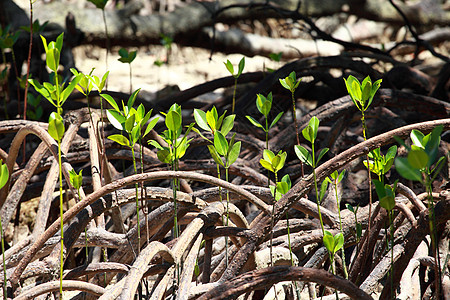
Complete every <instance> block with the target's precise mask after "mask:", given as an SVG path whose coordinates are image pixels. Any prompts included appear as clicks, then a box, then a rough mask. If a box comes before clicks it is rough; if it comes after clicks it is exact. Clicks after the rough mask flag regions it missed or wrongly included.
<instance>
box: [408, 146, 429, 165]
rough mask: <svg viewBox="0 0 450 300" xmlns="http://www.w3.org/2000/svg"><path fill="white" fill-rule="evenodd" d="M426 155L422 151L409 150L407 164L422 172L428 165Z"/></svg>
mask: <svg viewBox="0 0 450 300" xmlns="http://www.w3.org/2000/svg"><path fill="white" fill-rule="evenodd" d="M428 159H429V157H428V154H426V153H425V151H424V150H422V149H419V150H411V151H410V152H409V153H408V163H409V164H410V165H411V167H413V168H415V169H419V170H422V169H424V168H425V167H426V166H427V165H428Z"/></svg>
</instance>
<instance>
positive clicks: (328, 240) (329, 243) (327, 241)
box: [323, 230, 334, 253]
mask: <svg viewBox="0 0 450 300" xmlns="http://www.w3.org/2000/svg"><path fill="white" fill-rule="evenodd" d="M323 244H324V246H325V248H327V250H328V251H329V252H330V253H334V238H333V235H332V234H331V233H330V232H329V231H328V230H325V232H324V235H323Z"/></svg>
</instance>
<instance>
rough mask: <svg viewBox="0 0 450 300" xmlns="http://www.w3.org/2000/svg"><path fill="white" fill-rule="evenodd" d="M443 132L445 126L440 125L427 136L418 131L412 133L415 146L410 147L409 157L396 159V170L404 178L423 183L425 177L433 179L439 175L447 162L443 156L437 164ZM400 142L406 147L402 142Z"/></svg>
mask: <svg viewBox="0 0 450 300" xmlns="http://www.w3.org/2000/svg"><path fill="white" fill-rule="evenodd" d="M442 130H443V126H442V125H440V126H437V127H436V128H434V129H433V130H432V131H431V133H429V134H427V135H424V134H423V133H422V132H420V131H418V130H412V131H411V134H410V137H411V141H412V142H413V144H412V145H411V148H409V147H408V149H409V151H408V155H407V157H397V158H396V159H395V169H396V170H397V172H398V173H399V174H400V175H401V176H402V177H403V178H405V179H408V180H413V181H420V182H423V180H424V179H423V176H430V177H431V178H433V177H435V176H436V175H437V173H438V172H439V171H440V169H441V168H442V165H443V163H444V161H445V157H444V156H443V157H441V158H440V159H439V160H438V161H437V162H436V157H437V153H438V148H439V144H440V141H441V133H442ZM400 142H401V143H402V144H403V145H405V144H404V143H403V142H402V141H400ZM405 146H406V145H405ZM435 163H436V164H435ZM434 164H435V166H434V167H433V165H434Z"/></svg>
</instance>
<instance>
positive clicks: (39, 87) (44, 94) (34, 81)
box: [28, 79, 56, 107]
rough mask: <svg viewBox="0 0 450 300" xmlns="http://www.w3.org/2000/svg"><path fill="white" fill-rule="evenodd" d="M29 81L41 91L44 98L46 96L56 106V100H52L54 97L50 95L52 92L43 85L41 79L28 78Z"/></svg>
mask: <svg viewBox="0 0 450 300" xmlns="http://www.w3.org/2000/svg"><path fill="white" fill-rule="evenodd" d="M28 82H29V83H31V85H32V86H33V87H34V88H35V90H36V91H37V92H38V93H40V94H41V95H42V96H44V98H46V99H47V100H48V101H49V102H50V103H51V104H52V105H53V106H55V107H56V104H55V102H54V101H53V100H52V97H51V95H50V92H49V91H48V90H47V89H46V88H45V87H44V86H42V85H41V84H40V83H39V81H37V80H36V79H28Z"/></svg>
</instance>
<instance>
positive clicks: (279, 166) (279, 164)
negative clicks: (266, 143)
mask: <svg viewBox="0 0 450 300" xmlns="http://www.w3.org/2000/svg"><path fill="white" fill-rule="evenodd" d="M276 157H279V158H280V160H279V161H278V162H277V164H276V165H275V163H274V162H272V164H273V166H274V169H275V172H278V171H279V170H281V169H282V168H283V167H284V164H285V162H286V157H287V153H286V152H285V151H281V150H280V151H279V152H278V154H277V155H276Z"/></svg>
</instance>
